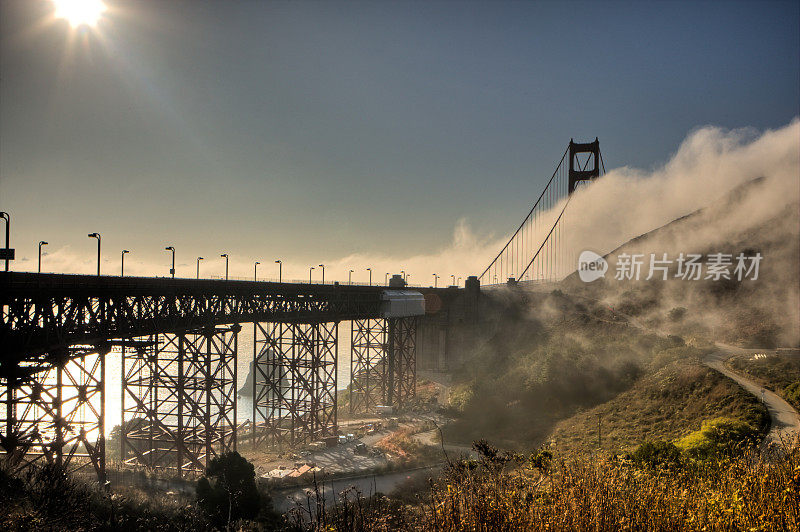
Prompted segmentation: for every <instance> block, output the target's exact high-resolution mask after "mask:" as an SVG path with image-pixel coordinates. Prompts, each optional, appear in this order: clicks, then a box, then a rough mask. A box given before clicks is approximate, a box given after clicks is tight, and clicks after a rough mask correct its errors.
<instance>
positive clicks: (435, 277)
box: [433, 273, 439, 288]
mask: <svg viewBox="0 0 800 532" xmlns="http://www.w3.org/2000/svg"><path fill="white" fill-rule="evenodd" d="M438 281H439V276H438V275H436V274H435V273H434V274H433V287H434V288H437V286H436V285H437V283H438Z"/></svg>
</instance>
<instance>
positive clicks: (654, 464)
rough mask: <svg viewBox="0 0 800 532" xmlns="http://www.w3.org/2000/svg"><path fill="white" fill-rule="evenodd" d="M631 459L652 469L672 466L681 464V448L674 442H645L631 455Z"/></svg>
mask: <svg viewBox="0 0 800 532" xmlns="http://www.w3.org/2000/svg"><path fill="white" fill-rule="evenodd" d="M630 459H631V460H632V461H633V462H634V463H636V464H639V465H641V466H644V467H649V468H651V469H659V468H671V467H675V466H677V465H679V464H680V462H681V450H680V449H678V447H676V446H675V444H674V443H672V442H667V441H661V440H659V441H654V442H644V443H642V444H641V445H639V447H637V448H636V450H635V451H634V452H633V454H631V455H630Z"/></svg>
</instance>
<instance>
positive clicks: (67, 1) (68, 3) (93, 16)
mask: <svg viewBox="0 0 800 532" xmlns="http://www.w3.org/2000/svg"><path fill="white" fill-rule="evenodd" d="M53 4H55V7H56V12H55V16H56V18H63V19H66V21H67V22H69V25H70V26H72V27H73V28H77V27H78V26H80V25H82V24H85V25H87V26H94V25H95V24H97V21H98V20H99V19H100V16H101V15H102V14H103V11H105V10H106V6H105V4H103V2H102V0H53Z"/></svg>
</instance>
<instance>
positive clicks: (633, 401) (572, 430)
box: [550, 359, 769, 452]
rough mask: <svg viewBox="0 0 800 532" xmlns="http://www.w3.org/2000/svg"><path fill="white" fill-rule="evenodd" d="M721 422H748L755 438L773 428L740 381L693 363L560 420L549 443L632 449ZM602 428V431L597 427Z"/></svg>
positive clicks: (684, 363)
mask: <svg viewBox="0 0 800 532" xmlns="http://www.w3.org/2000/svg"><path fill="white" fill-rule="evenodd" d="M718 418H725V419H731V420H738V421H741V422H743V423H744V424H745V425H746V426H747V427H749V428H750V430H751V431H752V432H753V434H754V435H757V436H763V435H764V434H766V431H767V430H768V428H769V416H768V413H767V410H766V408H764V406H763V405H762V404H761V403H760V402H759V401H758V400H757V399H756V398H755V397H754V396H753V395H751V394H749V393H747V392H746V391H744V390H743V389H742V388H741V387H740V386H738V385H737V384H736V383H735V382H733V381H731V380H730V379H728V378H727V377H724V376H723V375H721V374H719V373H718V372H716V371H714V370H712V369H710V368H708V367H706V366H703V365H701V364H699V363H697V362H693V361H692V360H691V359H689V360H676V361H673V362H671V363H670V364H668V365H667V366H665V367H663V368H660V369H658V370H657V371H655V372H653V373H650V374H647V375H645V376H644V377H642V378H641V379H640V380H639V381H638V382H636V384H634V385H633V386H632V387H631V388H630V389H629V390H626V391H625V392H623V393H621V394H620V395H618V396H617V397H615V398H614V399H612V400H610V401H608V402H606V403H603V404H602V405H599V406H597V407H595V408H592V409H590V410H586V411H583V412H580V413H578V414H576V415H574V416H572V417H570V418H569V419H566V420H563V421H560V422H559V423H558V424H557V425H556V428H555V430H554V431H553V435H552V437H551V438H550V443H551V444H552V445H553V446H554V447H555V448H558V449H559V450H562V451H563V450H572V451H590V450H595V449H597V448H598V429H599V437H600V441H601V442H602V445H601V447H602V448H603V449H605V450H608V451H611V452H625V451H632V450H633V449H634V448H635V447H637V446H638V445H639V444H640V443H641V442H642V441H660V440H663V441H674V442H677V441H678V440H680V439H681V438H683V437H685V436H687V435H688V434H689V433H691V432H692V431H695V430H699V429H700V428H701V426H702V424H703V422H708V421H711V420H714V419H718ZM598 425H599V427H598Z"/></svg>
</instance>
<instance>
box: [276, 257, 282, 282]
mask: <svg viewBox="0 0 800 532" xmlns="http://www.w3.org/2000/svg"><path fill="white" fill-rule="evenodd" d="M275 264H277V265H278V282H279V283H280V282H281V270H282V269H283V262H281V261H279V260H276V261H275Z"/></svg>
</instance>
